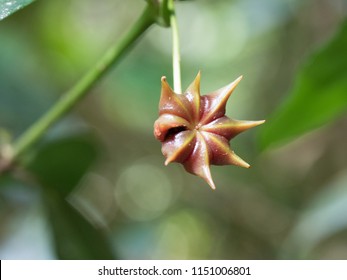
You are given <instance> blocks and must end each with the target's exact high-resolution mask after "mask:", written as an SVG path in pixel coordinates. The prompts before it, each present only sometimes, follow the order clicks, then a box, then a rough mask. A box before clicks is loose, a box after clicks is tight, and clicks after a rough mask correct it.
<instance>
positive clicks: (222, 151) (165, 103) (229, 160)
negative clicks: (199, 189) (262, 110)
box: [154, 72, 264, 189]
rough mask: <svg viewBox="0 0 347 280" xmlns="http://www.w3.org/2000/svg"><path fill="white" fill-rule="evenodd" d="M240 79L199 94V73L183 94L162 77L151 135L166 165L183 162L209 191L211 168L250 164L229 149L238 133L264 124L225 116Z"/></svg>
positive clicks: (211, 183) (211, 184) (212, 184)
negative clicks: (156, 112)
mask: <svg viewBox="0 0 347 280" xmlns="http://www.w3.org/2000/svg"><path fill="white" fill-rule="evenodd" d="M241 78H242V76H241V77H239V78H237V79H236V80H235V81H234V82H232V83H231V84H229V85H227V86H225V87H223V88H221V89H218V90H216V91H213V92H211V93H209V94H207V95H202V96H201V95H200V72H199V73H198V75H197V76H196V78H195V80H194V81H193V82H192V84H191V85H190V86H189V87H188V89H187V90H186V91H185V92H184V93H182V94H177V93H175V92H174V91H173V90H172V89H171V87H170V86H169V85H168V83H167V82H166V78H165V77H162V79H161V82H162V87H161V97H160V102H159V118H158V119H157V120H156V122H155V123H154V136H155V137H156V138H157V139H158V140H159V141H160V142H162V153H163V155H164V156H165V157H166V161H165V165H167V164H169V163H170V162H179V163H182V164H183V166H184V168H185V169H186V170H187V171H188V172H190V173H192V174H194V175H197V176H200V177H201V178H203V179H204V180H205V181H206V182H207V183H208V184H209V185H210V186H211V188H212V189H215V184H214V182H213V180H212V177H211V172H210V165H211V164H214V165H228V164H232V165H238V166H242V167H246V168H249V167H250V165H249V164H248V163H246V162H245V161H244V160H242V159H241V158H240V157H238V156H237V155H236V154H235V153H234V152H233V151H232V150H231V149H230V146H229V141H230V140H231V139H232V138H233V137H235V136H236V135H237V134H239V133H241V132H243V131H245V130H247V129H249V128H252V127H254V126H257V125H260V124H262V123H264V120H262V121H239V120H233V119H229V118H228V117H227V116H225V106H226V102H227V100H228V99H229V97H230V95H231V93H232V92H233V90H234V89H235V88H236V86H237V84H238V83H239V82H240V80H241Z"/></svg>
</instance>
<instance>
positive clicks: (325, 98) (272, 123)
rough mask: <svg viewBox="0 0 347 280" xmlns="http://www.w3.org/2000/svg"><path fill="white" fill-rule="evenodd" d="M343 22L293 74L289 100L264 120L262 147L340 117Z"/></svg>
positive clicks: (345, 82) (346, 58)
mask: <svg viewBox="0 0 347 280" xmlns="http://www.w3.org/2000/svg"><path fill="white" fill-rule="evenodd" d="M346 50H347V21H345V22H344V23H343V24H342V26H341V30H339V32H338V34H337V35H336V36H335V38H333V39H332V40H331V41H330V42H329V43H328V44H327V46H325V47H324V48H323V50H320V51H318V52H317V53H316V54H315V55H313V56H312V57H310V58H309V62H308V63H307V65H305V66H304V67H303V69H302V70H301V72H300V73H298V75H297V78H296V79H297V80H296V84H295V86H294V89H293V90H292V92H291V94H290V96H289V100H287V102H286V103H285V104H284V105H283V106H281V107H280V108H279V109H278V110H276V112H275V113H274V114H273V117H272V118H270V119H269V120H268V124H267V126H266V128H265V129H264V130H263V134H262V139H261V140H262V143H261V144H262V146H263V147H268V146H269V145H273V144H276V143H281V142H283V141H285V140H288V139H292V138H294V137H297V136H300V135H301V134H303V133H305V132H308V131H310V130H312V129H314V128H317V127H319V126H321V125H323V124H326V123H327V122H329V121H333V120H334V119H335V118H337V117H340V116H341V114H342V113H343V112H346V109H347V55H346Z"/></svg>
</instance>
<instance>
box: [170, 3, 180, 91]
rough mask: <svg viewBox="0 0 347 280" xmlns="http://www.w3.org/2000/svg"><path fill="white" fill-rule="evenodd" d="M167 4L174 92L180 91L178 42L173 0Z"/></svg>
mask: <svg viewBox="0 0 347 280" xmlns="http://www.w3.org/2000/svg"><path fill="white" fill-rule="evenodd" d="M168 5H169V9H170V24H171V28H172V66H173V80H174V88H173V89H174V92H176V93H182V85H181V57H180V43H179V35H178V25H177V19H176V13H175V5H174V0H169V3H168Z"/></svg>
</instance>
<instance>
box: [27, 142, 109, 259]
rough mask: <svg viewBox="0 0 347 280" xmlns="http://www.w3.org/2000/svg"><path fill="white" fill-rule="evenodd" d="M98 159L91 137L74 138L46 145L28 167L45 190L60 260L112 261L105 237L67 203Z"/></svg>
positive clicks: (44, 194)
mask: <svg viewBox="0 0 347 280" xmlns="http://www.w3.org/2000/svg"><path fill="white" fill-rule="evenodd" d="M96 158H97V149H96V146H95V144H94V143H93V141H91V137H90V135H83V136H74V137H71V138H66V139H61V140H58V141H55V142H53V143H49V144H46V145H45V146H44V147H42V148H41V149H40V150H39V151H38V153H37V154H36V156H35V157H34V159H33V160H32V161H31V163H30V164H29V166H28V168H29V170H30V171H32V172H33V173H34V175H35V176H36V177H37V179H38V181H39V182H40V183H41V184H42V186H43V192H42V193H43V199H44V202H45V204H46V207H47V212H48V216H49V221H50V222H51V225H52V229H53V236H54V241H55V247H56V252H57V255H58V257H59V258H60V259H113V254H112V252H111V248H110V246H109V244H108V241H107V239H106V237H105V235H104V233H103V232H102V231H101V230H99V229H96V228H95V227H93V226H92V225H91V224H90V223H89V222H88V221H87V220H86V219H85V218H84V217H83V216H82V215H81V214H80V213H79V212H78V211H77V210H76V209H75V208H74V207H73V206H72V205H71V204H70V203H69V202H68V201H67V200H66V197H67V195H68V194H69V193H70V192H71V190H72V189H73V188H74V187H75V186H76V185H77V184H78V182H79V181H80V179H81V178H82V177H83V175H84V174H85V173H86V171H87V170H88V169H89V168H90V166H91V164H92V163H94V161H95V160H96Z"/></svg>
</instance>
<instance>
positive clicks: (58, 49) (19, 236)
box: [0, 0, 347, 259]
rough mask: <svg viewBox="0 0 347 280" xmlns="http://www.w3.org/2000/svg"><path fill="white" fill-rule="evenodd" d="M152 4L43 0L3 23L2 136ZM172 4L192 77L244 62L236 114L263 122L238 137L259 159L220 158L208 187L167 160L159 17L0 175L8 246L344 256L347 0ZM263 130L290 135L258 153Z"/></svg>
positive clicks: (134, 254) (126, 254) (245, 153)
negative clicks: (160, 136) (241, 162)
mask: <svg viewBox="0 0 347 280" xmlns="http://www.w3.org/2000/svg"><path fill="white" fill-rule="evenodd" d="M144 6H145V1H140V0H129V1H121V0H105V1H102V3H101V2H100V1H93V0H73V1H68V0H62V1H35V2H34V3H33V4H32V5H29V6H28V7H27V8H25V9H23V10H21V11H19V12H18V13H15V14H13V15H12V16H10V17H8V18H6V19H5V20H3V21H1V22H0V127H1V130H0V137H1V139H0V143H1V144H3V145H5V144H8V142H9V141H10V140H11V138H12V139H13V138H16V137H18V135H20V134H21V133H22V132H23V131H24V130H25V129H26V128H27V127H28V126H29V125H30V124H32V123H33V122H34V121H35V120H36V119H37V118H38V117H39V116H41V115H42V114H43V112H45V111H46V110H48V109H49V108H50V106H51V104H53V103H54V100H56V99H57V98H59V95H60V94H62V93H63V92H64V91H65V90H66V89H67V88H69V87H70V86H71V85H72V84H73V83H74V82H75V81H76V80H77V79H78V78H79V77H80V76H81V75H82V74H83V73H84V72H85V71H86V69H88V67H90V66H91V65H93V64H94V62H95V61H96V60H97V59H98V57H100V56H101V54H102V53H103V52H104V51H105V49H107V47H108V46H109V45H110V43H111V42H113V41H116V40H117V38H119V36H120V35H121V34H122V33H123V30H124V29H125V27H127V26H128V25H130V24H132V23H133V22H134V21H135V20H136V18H137V16H138V15H139V14H140V13H141V11H142V9H143V8H144ZM176 6H177V15H178V21H179V27H180V37H181V47H182V68H183V69H182V73H183V74H184V75H183V77H182V80H183V85H188V83H189V82H190V81H191V80H192V78H193V77H194V76H195V75H196V73H197V72H198V71H199V70H201V71H202V90H201V91H202V93H207V92H209V91H210V90H212V89H215V88H218V87H222V86H224V85H226V84H228V83H229V82H230V81H232V80H234V79H235V78H236V77H238V76H239V75H240V74H243V75H244V79H243V81H242V82H241V83H240V85H239V87H238V88H237V90H236V91H235V92H234V93H233V96H232V97H231V99H230V101H229V104H228V108H227V115H228V116H230V117H232V118H236V119H267V120H268V122H267V123H266V124H264V125H263V127H259V128H256V129H255V130H254V131H250V132H247V133H245V134H242V135H240V136H239V137H238V138H237V139H235V140H233V141H232V142H231V147H232V148H233V149H235V151H236V153H238V154H239V155H240V156H241V157H242V158H245V159H246V160H247V161H248V162H250V163H251V164H252V168H251V169H249V170H245V169H240V168H237V167H232V166H225V167H213V168H212V173H213V176H214V180H215V182H216V185H217V190H216V191H215V192H211V190H210V189H209V188H208V186H206V184H205V183H204V182H203V181H202V180H200V179H199V178H197V177H194V176H191V175H190V174H187V173H185V172H184V170H183V168H182V167H181V166H179V165H176V164H170V165H169V166H168V167H165V166H164V165H163V162H164V158H163V156H162V155H161V152H160V144H159V143H157V142H156V141H155V139H154V137H153V135H152V129H153V122H154V120H155V119H156V118H157V109H158V108H157V106H158V101H159V93H160V77H161V76H163V75H166V76H167V77H168V80H169V81H170V82H171V43H170V42H171V39H170V36H171V34H170V30H169V29H164V28H160V27H158V26H155V27H153V28H152V29H151V30H149V32H147V33H146V34H144V36H143V39H142V41H141V42H139V44H138V45H137V46H136V47H135V48H134V49H133V50H132V52H129V54H128V55H127V57H125V59H124V60H123V61H122V62H121V63H120V64H119V65H118V66H117V67H116V68H115V69H114V70H113V71H112V72H111V73H109V74H108V75H107V77H105V79H104V80H103V81H102V82H101V83H100V84H99V85H98V86H97V87H96V88H95V89H93V91H92V92H91V95H90V96H88V97H87V98H86V99H85V100H83V101H82V102H81V103H80V104H79V105H78V106H77V108H76V110H75V111H74V112H73V113H71V114H69V115H68V116H67V117H66V118H64V119H63V120H62V121H61V122H60V123H59V124H57V125H56V126H55V127H54V128H52V129H51V130H50V131H49V132H48V134H47V136H46V137H45V139H43V140H42V141H41V143H39V145H37V146H36V147H35V149H33V150H32V151H31V153H29V154H27V157H26V158H25V162H26V166H25V167H24V166H23V167H20V168H18V169H16V170H15V171H14V172H13V173H12V174H10V175H9V174H7V175H6V176H1V178H0V224H1V227H0V258H2V259H42V258H61V259H79V258H80V259H93V258H95V259H101V258H104V259H109V258H119V259H132V258H133V259H161V258H162V259H280V258H291V259H296V258H303V259H307V258H309V259H339V258H340V259H346V258H347V243H346V240H347V238H346V234H347V225H346V218H345V210H346V198H347V193H346V186H347V180H346V175H345V174H346V170H347V157H346V153H345V149H344V148H345V142H346V141H345V139H346V138H347V130H346V129H345V128H346V125H347V120H346V116H345V115H344V114H342V113H343V110H344V108H345V106H346V104H345V99H346V92H347V90H346V80H347V77H346V72H345V69H344V68H345V67H344V65H345V62H346V57H347V54H346V52H345V51H344V50H345V44H346V32H345V29H346V28H345V24H344V25H343V22H344V21H345V17H346V11H347V7H346V3H345V1H343V0H305V1H299V0H286V1H276V0H263V1H257V0H239V1H237V0H234V1H227V0H218V1H207V0H201V1H182V2H178V3H177V5H176ZM339 30H340V31H339ZM334 34H337V35H336V36H334ZM322 46H323V47H322ZM317 48H318V51H317ZM312 53H313V55H312ZM302 65H303V66H302ZM293 84H294V86H292V85H293ZM283 100H288V101H287V102H284V103H283ZM282 104H283V105H282ZM298 119H300V122H299V121H297V120H298ZM323 123H325V124H327V125H325V126H323V127H320V128H319V129H316V130H315V131H314V132H309V130H311V129H312V128H318V127H319V126H320V125H322V124H323ZM256 130H258V132H259V133H260V135H261V136H262V138H261V139H262V140H261V141H262V144H263V146H269V147H270V146H272V144H273V143H274V144H276V143H280V142H282V140H285V139H287V140H288V139H289V138H291V139H295V141H291V142H290V143H289V144H288V145H286V146H282V147H280V148H278V149H268V150H267V151H266V152H264V153H260V152H259V151H257V149H256V146H257V145H256V144H257V143H256V141H255V140H254V139H255V135H256V133H257V131H256ZM304 132H306V135H305V136H303V137H298V136H299V135H301V134H302V133H304ZM307 132H308V133H307Z"/></svg>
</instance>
